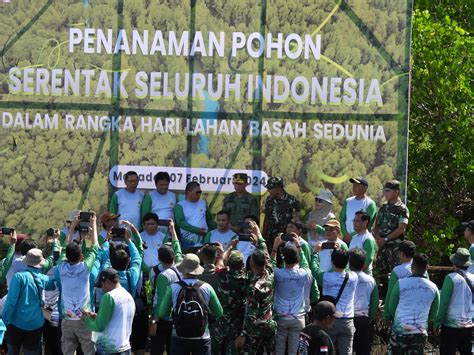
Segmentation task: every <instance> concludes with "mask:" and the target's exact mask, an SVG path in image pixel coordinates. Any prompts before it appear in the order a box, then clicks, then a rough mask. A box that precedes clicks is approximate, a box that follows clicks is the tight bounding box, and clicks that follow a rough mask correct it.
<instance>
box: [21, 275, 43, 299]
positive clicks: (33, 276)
mask: <svg viewBox="0 0 474 355" xmlns="http://www.w3.org/2000/svg"><path fill="white" fill-rule="evenodd" d="M25 271H27V272H28V273H29V274H30V275H31V277H32V278H33V282H34V283H35V286H36V290H37V291H38V299H39V304H40V306H41V307H43V304H44V303H43V297H42V296H41V291H40V288H39V286H38V283H37V282H36V277H35V275H34V274H33V272H31V271H30V270H25Z"/></svg>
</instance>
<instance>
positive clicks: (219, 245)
mask: <svg viewBox="0 0 474 355" xmlns="http://www.w3.org/2000/svg"><path fill="white" fill-rule="evenodd" d="M214 244H215V245H216V249H217V254H219V255H221V256H222V254H224V247H223V246H222V244H221V243H219V242H215V243H214Z"/></svg>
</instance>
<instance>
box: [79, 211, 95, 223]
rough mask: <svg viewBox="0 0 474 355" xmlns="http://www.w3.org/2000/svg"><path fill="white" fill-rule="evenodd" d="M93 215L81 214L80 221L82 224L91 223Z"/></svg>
mask: <svg viewBox="0 0 474 355" xmlns="http://www.w3.org/2000/svg"><path fill="white" fill-rule="evenodd" d="M91 215H92V213H90V212H80V213H79V220H80V221H82V222H90V220H91Z"/></svg>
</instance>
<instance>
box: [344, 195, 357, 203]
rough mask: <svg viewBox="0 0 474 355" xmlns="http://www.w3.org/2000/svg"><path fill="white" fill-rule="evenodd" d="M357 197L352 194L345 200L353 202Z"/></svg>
mask: <svg viewBox="0 0 474 355" xmlns="http://www.w3.org/2000/svg"><path fill="white" fill-rule="evenodd" d="M355 198H356V197H355V196H350V197H348V198H346V201H345V202H346V203H348V204H349V203H351V202H353V201H354V200H355Z"/></svg>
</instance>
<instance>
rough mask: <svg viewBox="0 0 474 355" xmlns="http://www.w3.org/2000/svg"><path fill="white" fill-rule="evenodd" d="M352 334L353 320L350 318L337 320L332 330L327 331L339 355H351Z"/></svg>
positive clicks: (353, 329)
mask: <svg viewBox="0 0 474 355" xmlns="http://www.w3.org/2000/svg"><path fill="white" fill-rule="evenodd" d="M354 332H355V328H354V320H353V319H352V318H337V319H336V321H335V322H334V326H333V327H332V329H330V330H328V334H329V336H330V337H331V339H332V342H333V343H334V345H335V346H336V347H337V350H338V354H339V355H352V340H353V339H354Z"/></svg>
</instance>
